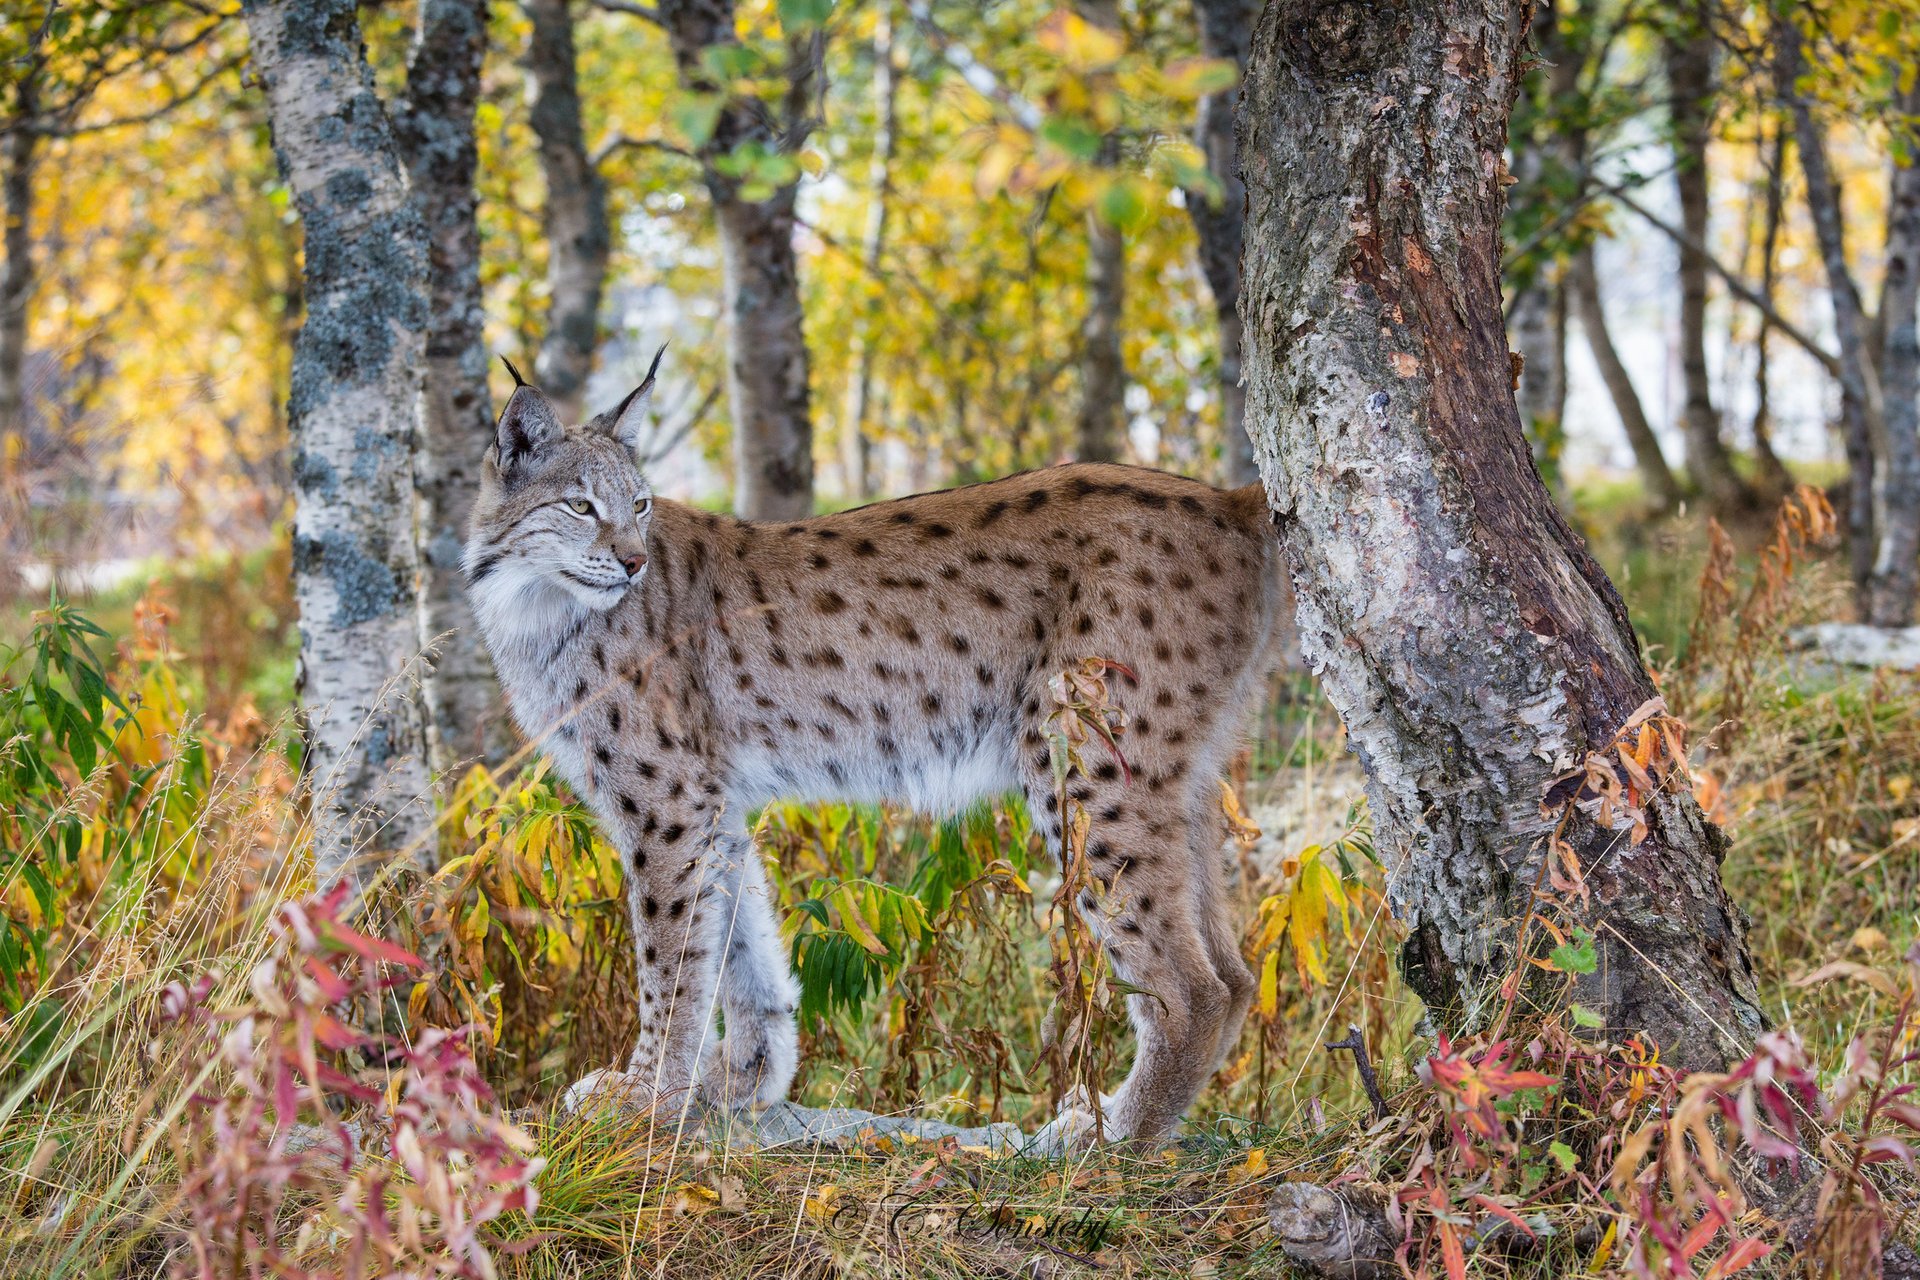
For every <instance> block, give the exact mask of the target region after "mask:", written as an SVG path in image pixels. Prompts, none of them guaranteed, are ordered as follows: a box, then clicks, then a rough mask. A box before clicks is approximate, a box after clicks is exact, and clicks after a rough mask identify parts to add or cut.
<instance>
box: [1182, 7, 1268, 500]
mask: <svg viewBox="0 0 1920 1280" xmlns="http://www.w3.org/2000/svg"><path fill="white" fill-rule="evenodd" d="M1193 12H1194V17H1195V18H1196V19H1198V21H1199V24H1200V50H1201V52H1203V53H1205V54H1206V55H1207V56H1208V57H1212V58H1230V59H1232V61H1233V65H1234V66H1235V68H1237V69H1238V70H1239V72H1240V77H1241V79H1242V80H1244V79H1245V78H1246V74H1247V54H1248V51H1249V50H1250V48H1251V47H1252V42H1253V26H1254V23H1255V22H1257V21H1259V17H1260V6H1259V4H1258V3H1257V2H1256V0H1194V5H1193ZM1239 101H1240V86H1239V85H1238V84H1236V85H1234V87H1233V88H1231V89H1225V90H1222V91H1221V92H1219V93H1213V94H1208V95H1207V96H1206V97H1204V98H1202V99H1201V100H1200V120H1199V124H1198V127H1197V128H1196V130H1195V135H1196V136H1195V138H1194V142H1195V143H1196V145H1198V146H1199V148H1200V151H1201V154H1203V155H1205V156H1206V158H1207V172H1209V173H1211V174H1212V175H1213V178H1214V181H1215V182H1218V183H1219V184H1220V191H1221V196H1220V199H1219V201H1218V202H1217V203H1216V202H1214V201H1213V200H1210V199H1208V198H1207V195H1206V194H1205V193H1204V192H1198V191H1189V192H1188V193H1187V213H1188V215H1189V216H1190V217H1191V218H1192V219H1193V230H1194V235H1195V237H1196V238H1197V239H1198V240H1199V242H1200V271H1201V274H1203V275H1205V276H1206V278H1207V288H1208V289H1209V290H1210V291H1211V292H1212V293H1213V308H1214V311H1215V313H1216V314H1217V315H1218V317H1219V326H1220V465H1221V472H1222V477H1223V479H1222V482H1223V483H1224V484H1226V485H1227V487H1229V488H1236V489H1237V488H1239V487H1240V486H1241V485H1243V484H1252V483H1253V482H1254V481H1256V480H1258V479H1259V478H1260V472H1259V469H1258V468H1257V467H1255V466H1254V465H1253V442H1252V441H1251V440H1249V439H1248V438H1247V421H1246V420H1247V391H1246V388H1245V387H1244V386H1242V385H1241V382H1240V349H1241V346H1242V329H1241V326H1240V253H1241V249H1242V246H1243V244H1244V241H1245V238H1246V226H1247V189H1246V187H1245V185H1243V184H1242V183H1241V181H1240V157H1239V152H1238V150H1237V149H1236V147H1235V145H1234V138H1233V115H1234V108H1235V106H1236V105H1237V104H1238V103H1239Z"/></svg>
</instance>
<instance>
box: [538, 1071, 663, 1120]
mask: <svg viewBox="0 0 1920 1280" xmlns="http://www.w3.org/2000/svg"><path fill="white" fill-rule="evenodd" d="M658 1101H659V1099H658V1098H657V1097H655V1096H654V1092H653V1088H652V1087H651V1086H650V1085H648V1084H647V1083H646V1082H645V1081H643V1080H642V1079H641V1078H640V1077H639V1076H636V1075H633V1074H631V1073H630V1072H626V1071H615V1070H614V1069H613V1068H612V1067H602V1068H600V1069H599V1070H597V1071H589V1072H587V1074H586V1075H584V1076H581V1077H580V1078H579V1079H578V1080H576V1081H574V1082H573V1084H572V1085H571V1086H570V1087H569V1088H568V1089H567V1091H566V1092H565V1093H564V1094H562V1095H561V1097H560V1109H561V1111H563V1112H564V1113H565V1114H567V1115H570V1116H571V1115H579V1114H580V1113H581V1112H583V1111H587V1112H593V1111H601V1110H613V1111H617V1112H620V1113H622V1114H626V1115H641V1114H645V1113H646V1112H648V1111H651V1110H653V1108H654V1105H655V1104H656V1103H657V1102H658Z"/></svg>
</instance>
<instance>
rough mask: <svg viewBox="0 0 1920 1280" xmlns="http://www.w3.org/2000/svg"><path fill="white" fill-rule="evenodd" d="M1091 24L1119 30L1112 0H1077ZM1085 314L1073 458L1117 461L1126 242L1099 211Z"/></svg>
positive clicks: (1092, 222)
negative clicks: (1121, 324) (1121, 322)
mask: <svg viewBox="0 0 1920 1280" xmlns="http://www.w3.org/2000/svg"><path fill="white" fill-rule="evenodd" d="M1074 7H1075V8H1076V9H1077V10H1078V11H1079V13H1080V16H1081V17H1083V18H1085V19H1086V20H1087V21H1088V22H1089V23H1091V24H1093V25H1094V26H1096V27H1104V28H1107V29H1109V30H1114V31H1117V30H1118V29H1119V26H1120V13H1119V9H1118V6H1117V5H1116V4H1115V3H1114V0H1078V3H1077V4H1076V5H1075V6H1074ZM1119 159H1120V143H1119V140H1118V139H1117V138H1114V137H1111V136H1109V137H1108V138H1106V139H1105V140H1103V141H1102V143H1101V145H1100V158H1099V163H1100V165H1101V166H1102V167H1103V168H1106V169H1111V168H1112V167H1113V166H1114V165H1115V164H1117V163H1118V162H1119ZM1086 280H1087V310H1086V314H1085V315H1084V316H1083V317H1082V318H1081V321H1080V412H1079V416H1078V419H1077V432H1076V437H1077V438H1076V441H1075V445H1074V457H1075V458H1077V459H1079V460H1080V461H1081V462H1117V461H1119V460H1120V458H1121V456H1122V455H1123V454H1124V453H1125V452H1126V447H1127V442H1126V392H1127V365H1126V359H1125V356H1124V355H1123V353H1122V351H1121V347H1120V317H1121V315H1122V314H1123V312H1124V311H1125V309H1126V302H1127V292H1126V291H1127V242H1126V239H1125V237H1124V236H1122V235H1121V233H1120V228H1119V227H1116V226H1114V225H1112V224H1111V223H1109V222H1108V221H1107V220H1106V219H1105V218H1103V217H1101V216H1100V214H1099V213H1098V212H1097V211H1089V212H1088V214H1087V276H1086Z"/></svg>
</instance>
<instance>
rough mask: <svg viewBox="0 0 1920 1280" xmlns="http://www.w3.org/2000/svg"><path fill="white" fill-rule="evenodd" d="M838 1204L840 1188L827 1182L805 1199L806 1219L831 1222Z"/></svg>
mask: <svg viewBox="0 0 1920 1280" xmlns="http://www.w3.org/2000/svg"><path fill="white" fill-rule="evenodd" d="M839 1202H840V1188H839V1187H836V1186H835V1185H833V1183H831V1182H829V1183H826V1184H824V1185H823V1186H821V1187H820V1188H819V1189H818V1190H817V1191H815V1192H814V1193H813V1194H812V1195H810V1196H808V1197H807V1198H806V1201H805V1203H804V1208H805V1209H806V1212H807V1216H808V1217H810V1218H813V1219H815V1220H816V1221H819V1222H831V1221H833V1215H834V1212H835V1210H836V1208H837V1207H838V1205H839Z"/></svg>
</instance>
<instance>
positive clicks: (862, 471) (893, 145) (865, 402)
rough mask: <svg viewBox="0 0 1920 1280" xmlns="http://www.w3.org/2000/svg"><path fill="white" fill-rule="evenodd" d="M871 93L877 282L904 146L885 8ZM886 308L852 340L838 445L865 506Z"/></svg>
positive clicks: (871, 215)
mask: <svg viewBox="0 0 1920 1280" xmlns="http://www.w3.org/2000/svg"><path fill="white" fill-rule="evenodd" d="M873 92H874V96H875V97H877V98H878V99H879V101H880V109H879V120H878V124H877V129H876V132H875V136H874V139H873V164H872V167H871V169H870V170H869V175H870V177H871V180H872V182H873V198H872V199H871V201H869V203H868V204H867V226H866V231H865V233H864V234H863V235H862V236H861V241H860V260H861V261H862V262H863V263H865V264H866V268H867V275H868V277H869V278H870V279H878V277H879V272H880V259H881V254H882V253H883V252H884V251H885V249H886V243H887V215H888V212H889V208H890V206H891V205H892V203H893V157H894V153H895V151H897V150H898V148H899V145H900V130H899V121H898V119H897V115H898V112H899V104H900V73H899V69H898V68H897V67H895V66H894V65H893V6H892V4H890V3H888V4H883V5H882V6H881V8H880V17H879V20H878V21H877V22H876V23H875V24H874V30H873ZM883 312H884V308H883V306H882V299H881V297H880V296H879V295H877V294H876V295H875V296H874V297H873V298H872V300H870V301H869V302H868V303H867V315H866V325H865V327H864V328H863V329H862V330H861V331H860V332H858V333H857V334H856V335H855V337H854V346H855V354H854V376H853V394H852V398H851V400H850V401H849V403H848V405H847V420H846V426H845V428H844V430H843V431H842V434H841V439H840V464H841V467H842V469H843V470H844V471H845V472H846V477H847V496H848V497H851V498H855V499H858V500H859V501H862V502H865V501H866V500H867V499H869V498H871V497H873V436H872V434H871V433H870V432H869V431H868V430H867V423H868V421H869V420H871V419H872V417H873V355H874V344H873V342H872V339H871V337H870V335H871V333H872V331H873V330H874V329H875V328H876V327H877V326H878V325H879V324H880V321H881V317H882V315H883Z"/></svg>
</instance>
